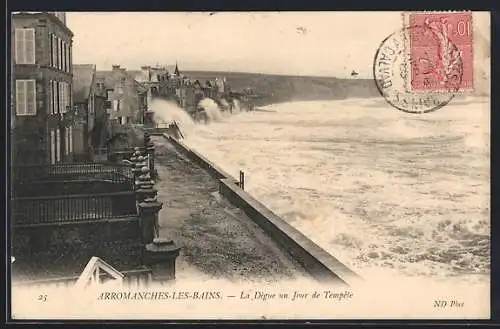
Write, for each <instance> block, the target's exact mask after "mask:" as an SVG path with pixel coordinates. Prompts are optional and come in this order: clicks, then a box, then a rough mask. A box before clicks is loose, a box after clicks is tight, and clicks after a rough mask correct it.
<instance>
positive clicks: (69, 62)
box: [68, 45, 72, 72]
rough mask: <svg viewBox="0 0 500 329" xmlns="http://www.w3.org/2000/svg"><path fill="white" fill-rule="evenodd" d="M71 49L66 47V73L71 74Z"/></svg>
mask: <svg viewBox="0 0 500 329" xmlns="http://www.w3.org/2000/svg"><path fill="white" fill-rule="evenodd" d="M71 63H72V62H71V47H70V46H69V45H68V72H71Z"/></svg>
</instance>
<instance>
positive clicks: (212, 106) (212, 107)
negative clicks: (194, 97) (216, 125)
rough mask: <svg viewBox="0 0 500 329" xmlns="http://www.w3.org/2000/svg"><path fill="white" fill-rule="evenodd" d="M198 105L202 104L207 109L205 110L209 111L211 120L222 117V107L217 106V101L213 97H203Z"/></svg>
mask: <svg viewBox="0 0 500 329" xmlns="http://www.w3.org/2000/svg"><path fill="white" fill-rule="evenodd" d="M198 106H201V107H203V108H204V109H205V112H206V113H207V116H208V118H209V119H210V121H218V120H220V119H221V118H222V113H221V111H220V108H219V106H217V103H215V102H214V100H213V99H211V98H203V99H202V100H201V101H200V102H199V103H198Z"/></svg>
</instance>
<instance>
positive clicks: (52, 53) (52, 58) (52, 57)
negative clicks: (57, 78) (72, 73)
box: [49, 33, 54, 67]
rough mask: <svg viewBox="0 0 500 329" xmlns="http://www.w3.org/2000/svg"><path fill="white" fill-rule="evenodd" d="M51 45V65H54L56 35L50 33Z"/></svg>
mask: <svg viewBox="0 0 500 329" xmlns="http://www.w3.org/2000/svg"><path fill="white" fill-rule="evenodd" d="M49 45H50V67H52V66H54V51H53V49H54V35H53V34H52V33H50V34H49Z"/></svg>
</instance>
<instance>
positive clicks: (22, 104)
mask: <svg viewBox="0 0 500 329" xmlns="http://www.w3.org/2000/svg"><path fill="white" fill-rule="evenodd" d="M25 89H26V88H25V83H24V80H16V114H17V115H24V114H25V113H26V91H25Z"/></svg>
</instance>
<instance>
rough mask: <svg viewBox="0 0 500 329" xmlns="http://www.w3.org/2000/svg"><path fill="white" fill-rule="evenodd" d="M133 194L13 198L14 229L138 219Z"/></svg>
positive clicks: (116, 193)
mask: <svg viewBox="0 0 500 329" xmlns="http://www.w3.org/2000/svg"><path fill="white" fill-rule="evenodd" d="M135 200H136V199H135V193H134V192H133V191H127V192H115V193H100V194H87V195H76V194H75V195H58V196H44V197H27V198H14V199H12V200H11V205H12V212H11V213H12V223H13V225H14V226H19V225H34V224H50V223H67V222H82V221H96V220H106V219H112V218H118V217H124V216H137V207H136V201H135Z"/></svg>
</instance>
